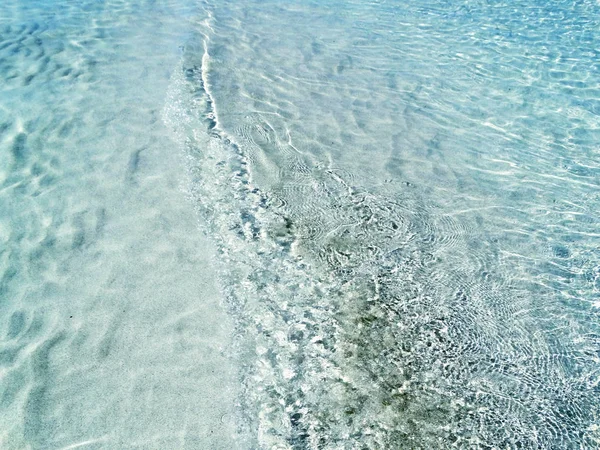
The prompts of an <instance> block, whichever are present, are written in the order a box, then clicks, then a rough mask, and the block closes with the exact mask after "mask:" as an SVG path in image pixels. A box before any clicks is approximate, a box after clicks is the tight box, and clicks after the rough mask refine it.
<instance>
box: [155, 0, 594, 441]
mask: <svg viewBox="0 0 600 450" xmlns="http://www.w3.org/2000/svg"><path fill="white" fill-rule="evenodd" d="M599 9H600V5H598V3H596V2H591V1H587V2H585V1H584V2H577V3H573V2H552V3H551V4H547V2H536V1H521V2H516V3H515V2H510V3H494V4H488V3H485V2H461V3H459V4H451V3H447V2H436V1H432V2H424V1H420V0H419V1H409V2H371V3H367V2H343V3H342V2H334V3H331V2H329V3H326V4H324V3H322V2H287V3H286V4H285V5H284V4H281V3H280V2H264V1H261V2H252V1H251V2H237V1H225V2H210V1H209V2H208V3H207V5H206V16H207V18H206V19H205V20H204V21H202V22H201V24H200V26H199V27H198V34H197V35H196V36H192V37H191V38H190V41H189V42H188V43H187V45H186V51H185V54H184V61H183V67H182V75H181V76H180V77H179V79H178V81H177V82H175V83H174V86H178V89H179V91H177V94H174V93H173V94H172V95H173V97H175V98H178V99H179V101H178V102H173V103H172V104H173V105H174V106H173V108H172V110H171V112H170V114H171V117H177V118H178V120H172V123H175V122H177V123H179V124H180V125H179V132H180V135H181V137H182V140H183V142H185V145H186V147H187V151H188V155H189V157H190V158H189V160H190V166H191V168H192V172H193V173H195V174H196V175H197V178H196V181H195V192H196V198H197V203H198V205H199V209H200V211H201V212H202V214H204V215H205V216H206V217H209V218H210V221H211V224H212V225H211V226H212V229H213V230H214V235H215V236H217V241H218V247H219V248H220V251H221V252H222V253H223V258H224V260H225V261H226V262H227V263H226V267H227V271H228V273H227V274H226V275H225V277H224V278H225V281H224V283H225V284H226V285H227V286H228V289H229V294H228V295H229V300H230V302H231V303H232V304H234V305H236V307H237V308H238V310H237V311H236V314H237V316H236V317H237V320H238V322H239V323H240V324H241V328H242V329H243V330H245V333H246V335H245V338H244V339H245V342H251V344H248V349H247V352H248V356H247V360H248V361H249V363H248V365H247V367H246V368H245V370H246V374H245V376H244V383H245V384H244V389H245V394H244V395H243V402H244V405H245V411H246V412H247V416H248V419H247V420H249V421H251V422H253V423H254V424H255V426H256V427H257V428H258V430H259V437H258V442H259V444H260V446H261V447H263V448H327V449H333V448H335V449H337V448H447V447H451V446H456V447H459V448H547V449H550V448H593V447H596V446H598V445H600V443H599V441H598V439H599V434H598V431H599V428H598V426H599V425H600V423H599V422H598V420H599V417H598V413H599V405H600V403H599V401H598V398H599V396H598V394H599V391H598V383H599V381H600V378H599V376H600V372H599V371H598V370H599V367H600V366H599V365H598V363H599V362H600V361H599V356H600V354H599V353H598V352H599V344H600V334H599V331H600V330H599V327H598V325H599V321H598V318H599V316H598V314H599V309H598V307H599V306H600V303H599V301H600V299H599V290H600V284H599V283H600V266H599V251H598V248H599V242H600V239H599V237H600V235H599V234H598V229H599V228H598V225H599V217H598V215H597V210H598V206H599V200H600V197H599V190H598V186H599V183H600V153H599V150H598V143H599V142H600V117H599V116H600V89H599V86H600V85H599V81H600V78H599V75H600V73H599V68H600V66H599V63H598V56H599V54H598V50H597V46H598V43H599V42H600V35H599V32H598V30H600V26H599V25H600V24H599V23H598V22H599V19H598V18H599V17H600V15H599V13H600V11H599ZM186 96H187V97H186ZM186 98H187V100H182V99H186ZM176 111H178V113H176ZM177 114H180V116H177ZM167 115H169V114H167ZM182 117H187V119H185V120H184V119H182ZM183 123H185V125H181V124H183ZM176 128H177V126H176ZM201 129H203V130H204V132H201V131H199V130H201Z"/></svg>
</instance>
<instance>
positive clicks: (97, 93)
mask: <svg viewBox="0 0 600 450" xmlns="http://www.w3.org/2000/svg"><path fill="white" fill-rule="evenodd" d="M190 11H192V8H190V7H189V6H186V5H184V4H183V5H182V4H178V3H177V2H175V1H173V2H169V3H165V2H162V4H161V5H157V4H153V3H151V2H144V1H139V2H138V1H111V2H97V1H75V2H66V1H43V2H42V1H16V2H14V1H2V2H0V448H2V449H7V450H8V449H26V448H28V449H43V450H49V449H63V448H75V447H77V448H86V449H88V448H89V449H98V448H111V449H113V448H114V449H117V448H121V449H123V448H128V449H129V448H143V449H149V448H155V449H170V448H172V449H174V448H192V449H197V448H211V449H212V448H223V449H227V450H229V449H231V448H235V447H236V445H234V444H233V443H232V436H233V435H234V434H235V425H234V424H233V420H232V419H233V417H234V410H233V406H234V403H235V401H236V400H235V396H236V394H235V383H234V382H233V380H234V379H235V378H234V377H235V371H234V370H233V369H229V367H230V366H231V364H230V362H229V358H228V357H227V356H225V355H227V354H228V353H230V350H229V344H228V339H229V338H228V332H227V329H228V328H227V327H228V325H227V324H228V319H227V316H226V315H225V313H224V312H223V311H222V310H220V308H219V297H220V294H219V292H218V289H217V286H215V284H214V281H213V280H214V277H215V273H214V271H213V270H212V263H211V260H210V256H209V255H210V254H211V253H212V252H213V250H212V249H213V246H212V244H211V243H210V242H209V241H208V240H207V239H206V238H205V237H203V236H202V234H201V233H199V231H198V227H197V223H196V220H197V219H196V215H195V214H194V211H193V207H191V204H190V203H189V202H188V201H187V200H186V196H185V194H184V193H183V192H182V190H181V188H182V186H185V185H186V183H187V180H186V178H185V173H186V172H185V169H184V165H183V164H182V161H181V158H179V157H178V155H180V154H181V150H180V149H179V146H178V145H177V144H176V143H175V142H174V141H173V140H171V139H170V138H169V136H170V132H169V130H168V129H167V128H166V127H165V126H164V124H163V122H162V119H161V111H162V109H163V107H164V102H165V95H166V91H167V88H168V86H169V84H170V76H171V72H172V71H173V70H174V68H175V67H176V65H177V63H178V61H179V59H180V58H181V51H180V50H179V46H180V45H181V44H182V42H184V41H185V39H186V37H185V36H186V35H185V32H183V31H182V30H181V28H182V26H183V27H184V28H185V24H186V23H187V18H188V17H189V14H190ZM231 327H232V325H230V326H229V328H231Z"/></svg>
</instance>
